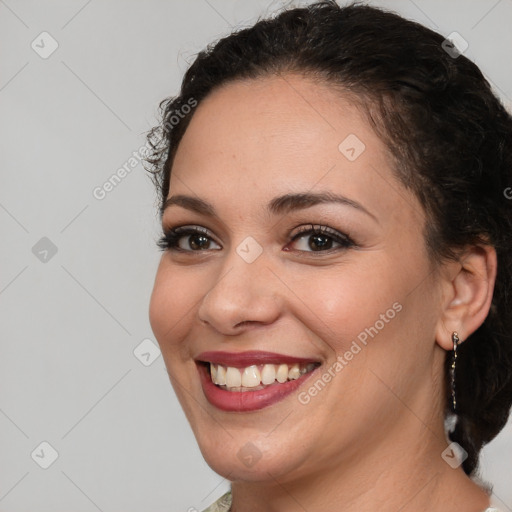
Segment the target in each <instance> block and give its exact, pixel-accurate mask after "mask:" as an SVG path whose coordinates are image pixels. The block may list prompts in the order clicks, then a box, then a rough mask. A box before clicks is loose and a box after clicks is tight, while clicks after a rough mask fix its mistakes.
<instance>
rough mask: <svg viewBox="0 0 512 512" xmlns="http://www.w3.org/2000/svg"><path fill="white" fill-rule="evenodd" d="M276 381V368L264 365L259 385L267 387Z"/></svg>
mask: <svg viewBox="0 0 512 512" xmlns="http://www.w3.org/2000/svg"><path fill="white" fill-rule="evenodd" d="M275 380H276V367H275V366H274V365H273V364H266V365H265V366H263V370H261V383H262V384H265V386H266V385H268V384H272V383H273V382H274V381H275Z"/></svg>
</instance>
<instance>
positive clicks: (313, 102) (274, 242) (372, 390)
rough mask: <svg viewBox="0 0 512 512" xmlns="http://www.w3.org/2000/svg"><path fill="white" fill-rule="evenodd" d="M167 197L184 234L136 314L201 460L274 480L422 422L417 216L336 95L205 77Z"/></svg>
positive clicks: (354, 456)
mask: <svg viewBox="0 0 512 512" xmlns="http://www.w3.org/2000/svg"><path fill="white" fill-rule="evenodd" d="M168 198H169V199H171V201H169V204H168V206H167V208H166V209H165V213H164V216H163V227H164V229H165V230H167V229H173V228H177V227H184V226H186V227H187V228H189V230H188V231H187V230H186V229H185V230H182V231H181V233H178V234H176V235H175V236H174V237H170V238H169V239H170V240H171V245H172V243H174V244H175V245H176V246H177V247H171V248H170V249H169V250H167V251H166V252H164V253H163V255H162V259H161V262H160V266H159V268H158V273H157V276H156V280H155V286H154V290H153V294H152V298H151V305H150V319H151V325H152V328H153V330H154V333H155V336H156V338H157V339H158V342H159V344H160V347H161V350H162V353H163V357H164V359H165V364H166V366H167V369H168V372H169V375H170V378H171V382H172V384H173V386H174V389H175V391H176V394H177V396H178V398H179V400H180V403H181V405H182V407H183V409H184V411H185V413H186V416H187V418H188V420H189V422H190V424H191V426H192V428H193V431H194V433H195V436H196V438H197V441H198V443H199V446H200V449H201V451H202V453H203V455H204V457H205V459H206V461H207V462H208V463H209V464H210V466H211V467H212V468H213V469H214V470H215V471H217V472H218V473H220V474H222V475H224V476H226V477H228V478H229V479H230V480H237V479H246V480H247V479H248V480H268V479H270V478H277V477H280V482H284V481H286V480H287V479H292V478H296V477H301V476H304V475H306V474H312V473H317V472H319V471H324V470H328V471H331V470H332V468H333V467H336V468H342V467H343V465H344V464H345V463H349V462H350V463H353V462H354V460H358V459H360V458H362V457H364V456H365V454H367V453H369V452H371V451H373V450H375V449H376V448H378V447H380V448H381V449H382V450H387V451H388V453H389V455H390V456H393V454H396V450H397V446H399V444H397V443H402V442H404V443H407V442H409V441H411V440H412V439H420V438H422V437H424V435H425V424H424V422H423V421H425V420H420V419H419V418H433V419H432V425H435V426H433V427H432V428H437V426H438V423H440V422H441V414H440V413H439V411H441V407H442V405H441V404H440V403H439V400H436V396H440V394H441V388H440V386H441V384H439V381H441V379H440V375H441V372H442V363H443V354H444V352H443V351H442V350H441V349H440V348H439V347H438V346H437V345H436V343H435V331H436V325H437V324H438V322H439V311H440V302H441V298H440V297H441V293H440V287H439V286H438V282H437V281H436V277H435V274H434V273H433V272H432V267H431V265H430V263H429V259H428V257H427V253H426V248H425V242H424V236H423V230H424V225H425V218H424V213H423V210H422V208H421V206H420V205H419V203H418V201H417V199H416V198H415V197H414V196H413V195H412V194H411V193H410V192H409V191H408V190H406V189H405V188H404V187H403V186H402V185H401V184H400V183H399V182H398V181H397V179H396V178H395V177H394V175H393V173H392V171H391V166H390V160H389V158H388V156H387V153H386V150H385V147H384V145H383V143H382V142H381V141H380V140H379V139H378V138H377V136H376V135H375V134H374V133H373V131H372V129H371V128H370V126H369V125H368V124H367V121H366V120H365V118H364V117H363V116H362V115H361V113H360V112H359V111H358V110H357V109H356V108H355V107H354V106H353V105H352V104H350V103H349V102H348V101H347V100H346V99H344V98H343V97H340V94H339V93H336V92H335V91H333V90H332V88H329V86H326V85H319V84H318V83H314V82H312V81H310V80H307V79H305V78H303V77H299V76H297V75H291V74H289V75H285V76H283V77H272V78H261V79H258V80H248V81H240V82H236V83H229V84H227V85H225V86H223V87H221V88H219V89H217V90H216V91H214V92H213V93H212V94H210V95H209V96H208V97H207V98H206V99H205V100H204V101H202V102H201V103H200V104H199V106H198V107H197V110H196V112H195V114H194V116H193V118H192V120H191V122H190V125H189V127H188V128H187V131H186V133H185V135H184V137H183V139H182V141H181V143H180V145H179V149H178V151H177V154H176V158H175V161H174V165H173V168H172V175H171V185H170V193H169V197H168ZM192 229H196V230H197V229H199V233H195V234H194V233H192V234H191V232H190V230H192ZM210 362H213V363H215V364H214V365H213V367H214V370H213V371H214V373H215V374H216V375H215V379H218V380H217V382H218V383H219V384H214V383H213V382H212V381H211V377H210V376H209V375H210V364H209V363H210ZM312 368H313V369H312ZM304 372H307V373H304ZM226 379H227V380H226ZM267 379H268V380H267ZM262 380H263V382H264V384H261V382H262ZM280 381H282V382H280ZM226 382H227V383H226ZM268 382H273V383H272V384H268ZM227 386H229V389H228V388H227ZM241 387H242V389H241ZM411 410H414V414H411ZM380 453H381V454H382V453H383V452H382V451H380ZM269 475H272V477H270V476H269Z"/></svg>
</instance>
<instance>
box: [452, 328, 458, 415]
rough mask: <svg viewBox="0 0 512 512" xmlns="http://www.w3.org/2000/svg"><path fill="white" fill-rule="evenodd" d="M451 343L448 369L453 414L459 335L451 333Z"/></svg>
mask: <svg viewBox="0 0 512 512" xmlns="http://www.w3.org/2000/svg"><path fill="white" fill-rule="evenodd" d="M452 341H453V359H452V366H451V368H450V376H451V388H452V406H453V412H455V411H456V408H457V400H456V398H455V366H456V364H457V346H458V344H459V335H458V334H457V333H456V332H455V331H454V332H453V333H452Z"/></svg>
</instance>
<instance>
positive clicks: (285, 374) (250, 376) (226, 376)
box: [210, 363, 316, 391]
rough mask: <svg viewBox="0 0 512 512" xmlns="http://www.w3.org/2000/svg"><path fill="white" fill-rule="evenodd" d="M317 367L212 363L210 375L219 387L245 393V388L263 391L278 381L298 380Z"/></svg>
mask: <svg viewBox="0 0 512 512" xmlns="http://www.w3.org/2000/svg"><path fill="white" fill-rule="evenodd" d="M315 366H316V364H315V363H309V364H307V365H299V364H297V363H295V364H292V365H290V366H288V365H287V364H284V363H283V364H279V365H277V364H264V365H262V366H259V367H258V366H257V365H251V366H248V367H246V368H235V367H232V366H222V365H221V364H213V363H210V375H211V379H212V382H213V383H214V384H217V385H218V386H225V388H226V389H228V390H230V391H243V390H244V388H253V389H263V387H264V386H268V385H270V384H274V382H276V380H277V382H279V383H280V384H283V383H285V382H287V381H290V380H296V379H298V378H299V377H301V376H302V375H304V374H305V373H308V372H309V371H311V370H313V369H314V368H315Z"/></svg>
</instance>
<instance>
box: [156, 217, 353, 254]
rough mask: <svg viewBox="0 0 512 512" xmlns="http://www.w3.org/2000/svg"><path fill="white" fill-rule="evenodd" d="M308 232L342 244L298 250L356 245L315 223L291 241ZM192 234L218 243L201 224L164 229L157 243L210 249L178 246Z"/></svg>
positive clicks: (173, 247)
mask: <svg viewBox="0 0 512 512" xmlns="http://www.w3.org/2000/svg"><path fill="white" fill-rule="evenodd" d="M307 234H309V235H310V236H314V235H322V236H327V237H328V238H330V239H331V240H332V241H334V242H335V243H337V244H339V245H340V246H339V247H335V248H331V249H328V250H325V251H322V250H320V251H301V250H298V251H296V252H301V253H304V252H306V253H323V254H330V253H332V252H336V251H340V250H343V249H348V248H351V247H355V246H356V244H355V242H354V241H353V240H352V239H351V238H350V237H349V236H348V235H345V234H343V233H340V232H338V231H336V230H334V229H332V228H329V227H327V226H320V225H313V224H309V225H305V226H301V227H300V228H299V231H298V232H297V233H296V234H294V235H293V237H292V239H291V242H295V240H297V239H299V238H301V237H304V236H305V235H307ZM190 235H202V236H204V237H207V238H209V239H210V240H212V241H213V242H214V243H217V242H215V240H213V239H212V237H211V236H210V233H209V231H208V230H207V229H206V228H202V227H199V226H194V227H190V226H179V227H176V228H172V229H167V230H164V233H163V235H162V237H161V238H160V239H159V240H158V242H157V245H158V247H159V248H160V250H161V251H176V252H182V253H192V252H203V251H207V250H209V249H202V250H201V249H200V250H196V251H194V250H191V249H182V248H181V247H179V246H178V243H179V241H180V240H181V239H182V238H183V237H184V236H190ZM218 245H220V244H218ZM212 250H215V251H217V250H218V249H212Z"/></svg>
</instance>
